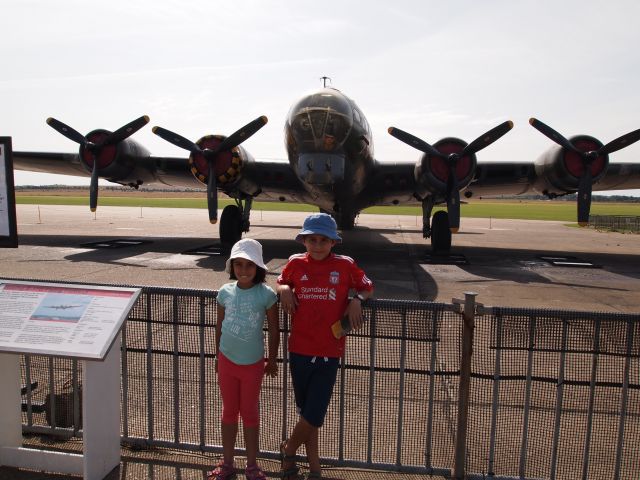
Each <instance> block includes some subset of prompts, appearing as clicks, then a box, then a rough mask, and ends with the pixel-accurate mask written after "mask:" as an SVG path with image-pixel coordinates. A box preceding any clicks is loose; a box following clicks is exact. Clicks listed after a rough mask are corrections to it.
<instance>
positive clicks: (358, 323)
mask: <svg viewBox="0 0 640 480" xmlns="http://www.w3.org/2000/svg"><path fill="white" fill-rule="evenodd" d="M347 316H348V317H349V322H351V328H352V329H353V330H358V329H359V328H360V327H362V324H363V321H362V303H361V302H360V300H358V299H357V298H354V299H352V300H351V301H350V302H349V305H347Z"/></svg>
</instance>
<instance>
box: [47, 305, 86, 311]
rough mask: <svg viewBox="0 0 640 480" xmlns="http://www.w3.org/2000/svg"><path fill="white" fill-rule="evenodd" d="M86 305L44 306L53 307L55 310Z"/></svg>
mask: <svg viewBox="0 0 640 480" xmlns="http://www.w3.org/2000/svg"><path fill="white" fill-rule="evenodd" d="M80 307H84V305H43V306H42V308H51V309H54V310H67V309H69V308H80Z"/></svg>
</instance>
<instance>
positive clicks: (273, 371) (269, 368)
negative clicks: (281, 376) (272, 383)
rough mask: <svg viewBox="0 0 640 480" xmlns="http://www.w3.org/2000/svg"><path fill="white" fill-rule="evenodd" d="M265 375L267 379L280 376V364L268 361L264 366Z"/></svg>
mask: <svg viewBox="0 0 640 480" xmlns="http://www.w3.org/2000/svg"><path fill="white" fill-rule="evenodd" d="M264 374H265V375H266V376H267V377H275V376H277V375H278V364H277V363H276V361H275V360H271V359H269V360H267V363H266V364H265V366H264Z"/></svg>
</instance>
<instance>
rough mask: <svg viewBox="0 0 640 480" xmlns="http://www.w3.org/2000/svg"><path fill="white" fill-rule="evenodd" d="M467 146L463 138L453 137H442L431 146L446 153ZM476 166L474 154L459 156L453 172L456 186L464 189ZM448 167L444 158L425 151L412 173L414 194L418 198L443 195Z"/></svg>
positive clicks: (470, 179)
mask: <svg viewBox="0 0 640 480" xmlns="http://www.w3.org/2000/svg"><path fill="white" fill-rule="evenodd" d="M466 146H467V143H466V142H465V141H464V140H461V139H459V138H455V137H447V138H443V139H442V140H439V141H438V142H436V143H435V144H434V145H433V147H434V148H435V149H436V150H438V151H439V152H442V153H443V154H445V155H447V154H450V153H460V152H462V150H463V149H464V147H466ZM476 166H477V160H476V156H475V154H473V155H467V156H464V157H461V158H459V159H458V161H457V162H456V167H455V174H456V177H457V179H458V188H459V189H460V190H464V189H465V188H466V187H467V186H468V185H469V184H470V183H471V181H472V180H473V177H474V175H475V171H476ZM449 173H450V168H449V164H448V161H447V159H446V158H442V157H436V156H433V155H429V154H428V153H425V154H424V155H422V157H420V161H418V162H417V163H416V167H415V170H414V175H415V179H416V194H417V195H418V196H419V197H420V198H424V197H426V196H428V195H435V196H442V197H443V196H444V195H445V192H446V191H447V181H448V179H449Z"/></svg>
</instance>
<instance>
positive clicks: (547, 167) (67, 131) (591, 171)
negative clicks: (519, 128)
mask: <svg viewBox="0 0 640 480" xmlns="http://www.w3.org/2000/svg"><path fill="white" fill-rule="evenodd" d="M148 122H149V117H147V116H142V117H140V118H138V119H136V120H134V121H132V122H130V123H129V124H127V125H125V126H123V127H121V128H119V129H118V130H115V131H114V132H110V131H108V130H103V129H98V130H93V131H91V132H89V133H88V134H87V135H86V136H84V135H82V134H80V133H79V132H77V131H76V130H74V129H73V128H71V127H69V126H67V125H65V124H64V123H62V122H61V121H59V120H56V119H54V118H49V119H47V123H48V124H49V125H50V126H51V127H52V128H54V129H55V130H57V131H58V132H59V133H61V134H62V135H64V136H66V137H67V138H69V139H70V140H72V141H74V142H76V143H78V144H79V145H80V148H79V151H78V153H41V152H14V154H13V162H14V168H16V169H19V170H29V171H33V172H45V173H54V174H63V175H74V176H90V177H91V183H90V198H89V203H90V208H91V210H92V211H95V209H96V208H97V204H98V178H104V179H106V180H108V181H110V182H114V183H118V184H120V185H125V186H130V187H133V188H138V187H139V186H140V185H145V186H162V187H168V186H172V187H197V188H202V187H203V186H206V188H207V203H208V210H209V219H210V221H211V223H216V222H217V220H218V192H223V193H225V194H226V195H228V196H229V197H231V198H233V199H234V200H235V205H228V206H226V207H225V208H224V209H223V210H222V213H221V216H220V225H219V232H220V240H221V242H222V243H224V244H233V243H234V242H235V241H237V240H238V239H240V238H241V236H242V233H243V232H248V231H249V227H250V225H249V214H250V211H251V207H252V203H253V201H254V200H260V201H281V202H302V203H308V204H312V205H316V206H317V207H318V208H319V209H320V211H323V212H326V213H329V214H331V215H332V216H333V217H334V218H335V220H336V222H337V223H338V226H339V228H341V229H343V230H348V229H351V228H353V226H354V221H355V218H356V216H357V215H358V214H359V212H360V211H362V210H363V209H365V208H367V207H370V206H373V205H403V204H418V205H421V206H422V213H423V215H422V216H423V228H422V231H423V236H424V237H425V238H430V239H431V244H432V247H433V250H434V251H435V252H447V251H449V249H450V247H451V234H452V233H456V232H457V231H458V229H459V227H460V198H461V196H463V197H464V198H465V199H471V198H474V197H475V198H478V197H488V196H489V197H490V196H498V195H521V194H536V193H537V194H542V195H546V196H547V197H549V198H555V197H558V196H562V195H567V194H571V193H576V192H577V193H578V195H577V203H578V205H577V220H578V223H579V224H581V225H586V224H587V223H588V221H589V209H590V205H591V194H592V191H593V190H597V191H601V190H624V189H637V188H640V163H615V162H611V161H610V160H609V155H610V154H612V153H614V152H616V151H618V150H620V149H622V148H625V147H627V146H629V145H631V144H632V143H634V142H636V141H638V140H640V129H639V130H634V131H632V132H630V133H627V134H625V135H623V136H621V137H619V138H616V139H615V140H612V141H610V142H609V143H607V144H606V145H605V144H603V143H602V142H601V141H600V140H598V139H596V138H595V137H592V136H589V135H576V136H572V137H569V138H566V137H564V136H563V135H561V134H560V133H558V132H557V131H555V130H554V129H552V128H551V127H550V126H548V125H546V124H545V123H543V122H542V121H540V120H538V119H535V118H532V119H531V120H530V122H529V123H530V124H531V126H533V127H534V128H535V129H536V130H538V131H539V132H540V133H542V134H543V135H545V136H547V137H548V138H549V139H550V140H551V141H552V142H553V143H554V145H552V146H551V148H550V149H549V150H547V151H546V152H544V153H543V154H542V155H541V156H540V157H538V159H537V160H534V161H513V162H490V161H479V160H478V159H477V155H476V154H477V153H478V152H480V151H481V150H483V149H484V148H486V147H489V146H490V145H491V144H492V143H493V142H495V141H497V140H499V139H500V137H502V136H503V135H505V134H506V133H508V132H509V130H510V129H511V128H512V127H513V123H512V122H511V121H505V122H504V123H502V124H500V125H498V126H496V127H494V128H492V129H490V130H489V131H488V132H485V133H483V134H482V135H480V136H479V137H478V138H476V139H475V140H473V141H472V142H471V143H467V142H465V141H464V140H462V139H459V138H456V137H447V138H443V139H441V140H438V141H437V142H435V143H433V145H431V144H429V143H427V142H426V141H424V140H422V139H420V138H418V137H416V136H414V135H412V134H411V133H408V132H405V131H403V130H401V129H400V128H396V127H390V128H389V130H388V132H389V133H390V134H391V135H393V136H394V137H395V138H397V139H398V140H400V141H402V142H404V143H406V144H407V145H409V146H410V147H413V148H414V149H416V150H418V151H419V152H420V153H419V154H417V155H416V156H415V157H413V159H411V160H407V161H403V162H395V163H387V162H380V161H378V160H377V159H376V158H375V157H374V150H373V136H372V133H371V129H370V127H369V124H368V122H367V120H366V118H365V116H364V114H363V113H362V111H361V110H360V108H359V107H358V106H357V105H356V103H355V102H354V101H353V100H352V99H350V98H349V97H347V96H346V95H345V94H343V93H342V92H340V91H339V90H337V89H335V88H331V87H326V86H325V87H324V88H322V89H321V90H319V91H317V92H315V93H312V94H309V95H306V96H304V97H303V98H301V99H300V100H298V101H297V102H296V103H294V104H293V106H292V107H291V110H290V111H289V115H288V117H287V120H286V123H285V146H286V150H287V156H288V163H285V162H276V161H262V160H260V161H256V160H254V157H253V156H252V155H251V154H250V153H249V152H248V151H247V150H246V149H245V148H243V147H242V146H241V144H242V142H244V141H245V140H246V139H247V138H249V137H251V136H252V135H253V134H255V133H256V132H257V131H258V130H260V128H262V127H263V126H264V125H265V124H266V122H267V117H265V116H261V117H258V118H257V119H255V120H253V121H251V122H249V123H248V124H247V125H245V126H244V127H242V128H240V129H239V130H237V131H236V132H234V133H232V134H231V135H229V136H228V137H225V136H222V135H206V136H204V137H202V138H200V139H199V140H197V141H195V142H194V141H191V140H189V139H187V138H185V137H183V136H181V135H179V134H177V133H174V132H172V131H170V130H168V129H166V128H163V127H159V126H158V127H154V128H153V132H154V133H155V134H156V135H158V136H160V137H161V138H163V139H164V140H166V141H168V142H170V143H172V144H174V145H176V146H178V147H181V148H183V149H184V150H186V151H188V152H189V156H188V158H185V157H179V158H176V157H156V156H153V155H151V154H150V152H149V151H148V150H147V149H145V148H144V147H143V146H142V145H140V144H139V143H138V142H136V141H135V140H133V139H132V138H130V137H131V135H133V134H134V133H135V132H136V131H138V130H139V129H141V128H142V127H143V126H145V125H146V124H147V123H148ZM408 153H410V151H408ZM436 205H446V207H447V209H446V211H445V210H440V211H437V212H436V213H435V214H434V215H433V216H432V210H433V208H434V206H436Z"/></svg>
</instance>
